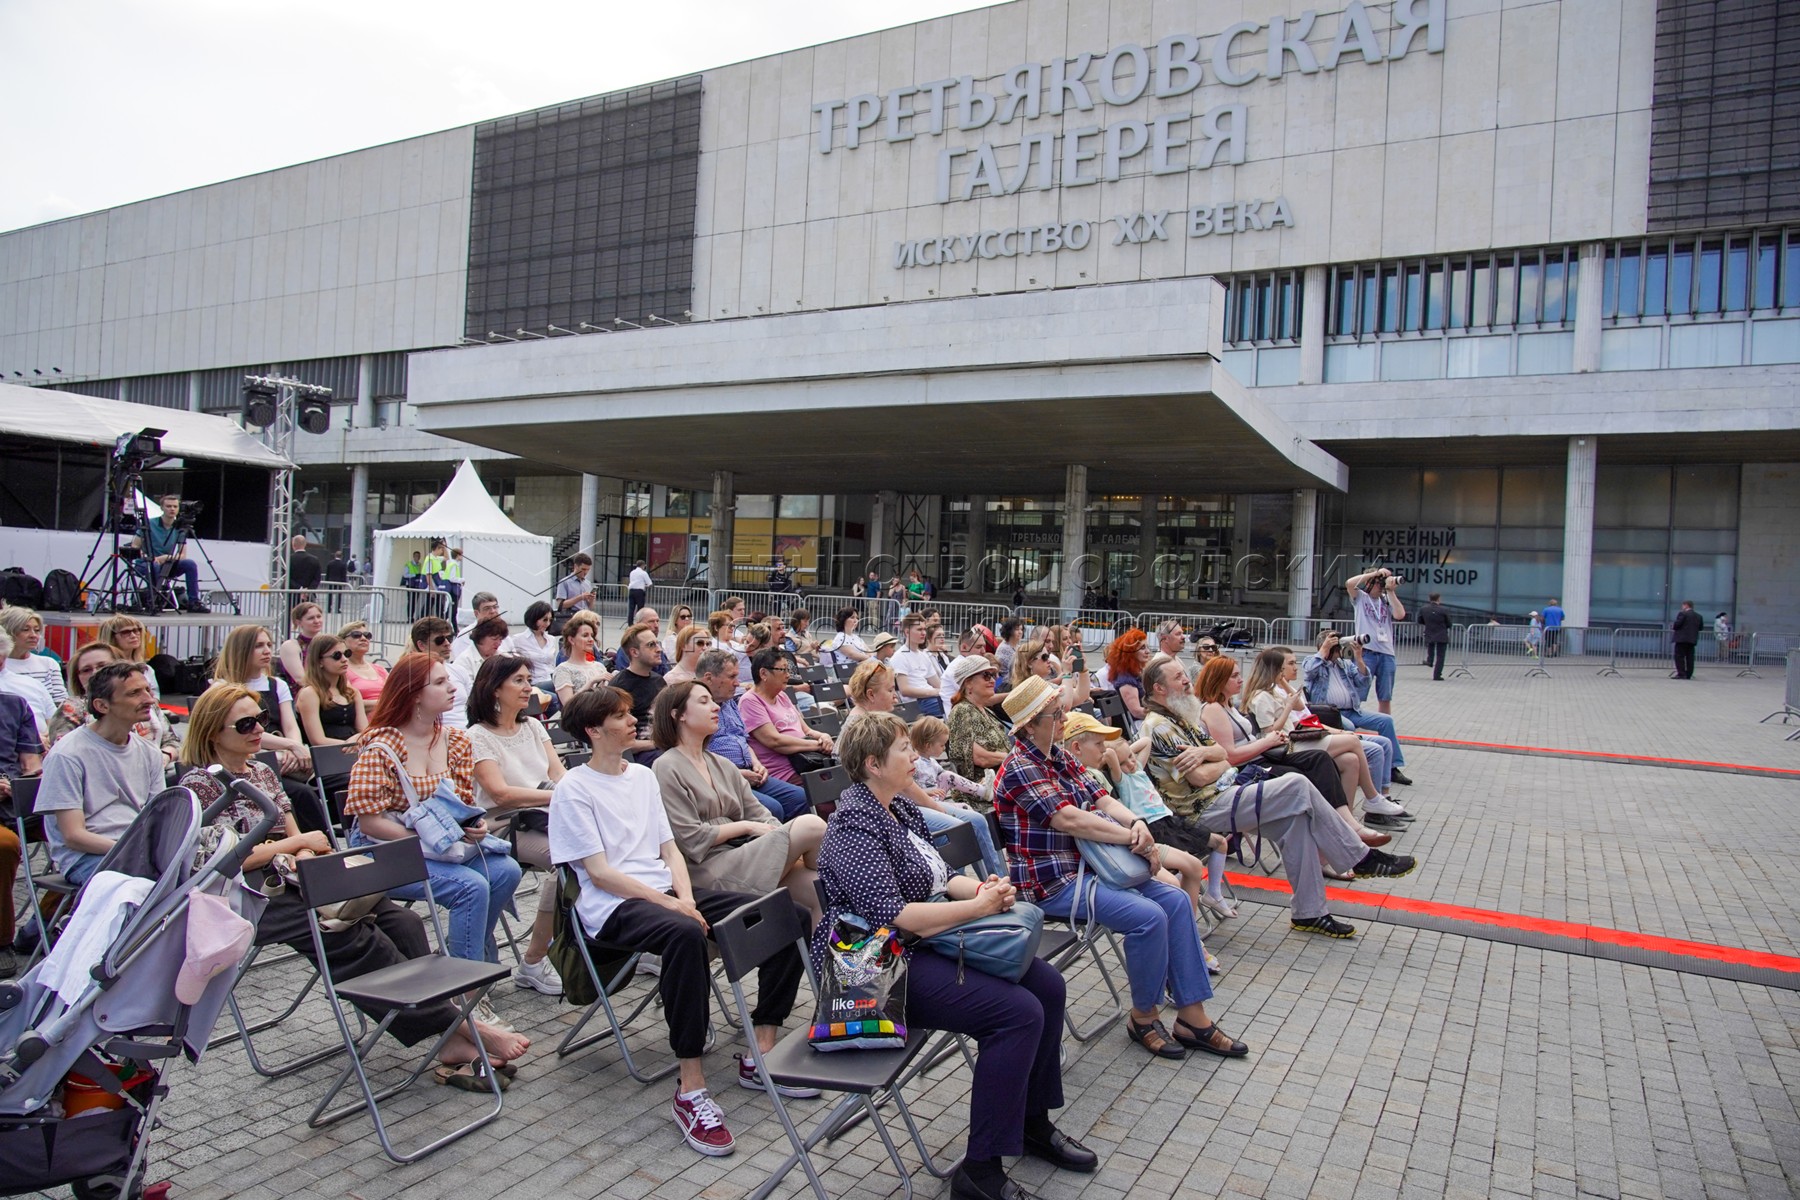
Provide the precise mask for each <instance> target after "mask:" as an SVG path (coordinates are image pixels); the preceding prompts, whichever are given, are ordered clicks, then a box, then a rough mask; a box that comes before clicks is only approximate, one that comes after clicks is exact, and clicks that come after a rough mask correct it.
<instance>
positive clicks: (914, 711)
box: [894, 700, 923, 725]
mask: <svg viewBox="0 0 1800 1200" xmlns="http://www.w3.org/2000/svg"><path fill="white" fill-rule="evenodd" d="M894 715H895V716H896V717H899V718H900V719H901V720H902V721H904V722H905V723H906V724H908V725H911V724H912V723H913V722H914V721H916V720H918V719H919V718H920V716H922V715H923V714H922V713H921V712H920V711H919V702H918V701H917V700H903V701H901V702H900V703H899V704H896V705H894Z"/></svg>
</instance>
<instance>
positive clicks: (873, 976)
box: [806, 913, 906, 1051]
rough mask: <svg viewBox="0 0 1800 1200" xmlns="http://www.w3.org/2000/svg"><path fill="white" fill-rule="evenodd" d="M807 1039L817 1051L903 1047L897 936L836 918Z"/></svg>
mask: <svg viewBox="0 0 1800 1200" xmlns="http://www.w3.org/2000/svg"><path fill="white" fill-rule="evenodd" d="M806 1040H807V1041H808V1042H809V1043H810V1044H811V1045H812V1048H813V1049H814V1050H819V1051H834V1050H899V1049H902V1048H903V1047H905V1045H906V947H905V946H904V945H902V944H901V941H900V935H899V934H898V933H896V932H895V931H894V930H892V929H889V928H887V927H886V926H885V925H884V926H882V927H881V928H880V929H870V928H869V925H868V922H866V921H864V920H863V919H862V918H861V917H858V916H856V915H855V914H854V913H845V914H843V915H842V916H840V917H839V918H838V920H837V927H836V928H835V929H833V930H832V938H831V941H830V942H829V943H827V944H826V947H825V969H824V971H822V972H821V973H820V978H819V1007H818V1010H817V1012H816V1013H815V1014H814V1016H813V1024H812V1028H811V1029H810V1030H809V1031H808V1032H807V1039H806Z"/></svg>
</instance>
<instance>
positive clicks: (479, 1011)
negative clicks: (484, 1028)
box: [475, 996, 518, 1033]
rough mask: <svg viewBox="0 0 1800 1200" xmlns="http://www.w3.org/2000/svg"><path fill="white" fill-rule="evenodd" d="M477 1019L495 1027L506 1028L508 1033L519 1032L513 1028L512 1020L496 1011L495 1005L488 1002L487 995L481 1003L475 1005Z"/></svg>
mask: <svg viewBox="0 0 1800 1200" xmlns="http://www.w3.org/2000/svg"><path fill="white" fill-rule="evenodd" d="M475 1019H476V1020H477V1021H480V1022H481V1023H482V1024H483V1025H492V1026H493V1027H494V1028H495V1029H504V1030H506V1032H508V1033H517V1032H518V1030H516V1029H514V1028H513V1026H512V1022H511V1021H508V1020H507V1019H506V1018H505V1017H503V1016H501V1015H500V1014H499V1013H497V1012H495V1011H494V1006H493V1005H492V1004H491V1003H489V1002H488V998H487V997H486V996H483V997H482V998H481V1001H480V1003H478V1004H476V1005H475Z"/></svg>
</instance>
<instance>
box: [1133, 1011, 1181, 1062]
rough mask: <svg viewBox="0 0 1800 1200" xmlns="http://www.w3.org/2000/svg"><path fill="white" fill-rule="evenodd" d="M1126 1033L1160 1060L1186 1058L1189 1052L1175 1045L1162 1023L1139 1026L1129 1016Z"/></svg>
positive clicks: (1155, 1022) (1153, 1022)
mask: <svg viewBox="0 0 1800 1200" xmlns="http://www.w3.org/2000/svg"><path fill="white" fill-rule="evenodd" d="M1125 1032H1126V1033H1127V1034H1129V1035H1131V1040H1132V1041H1134V1042H1136V1043H1137V1044H1138V1045H1140V1046H1142V1047H1143V1048H1144V1049H1146V1050H1148V1051H1149V1052H1150V1053H1152V1054H1154V1055H1156V1056H1157V1057H1158V1058H1186V1057H1187V1051H1186V1050H1183V1049H1182V1048H1181V1047H1180V1046H1178V1045H1176V1044H1175V1041H1174V1039H1173V1038H1171V1037H1170V1036H1169V1031H1168V1030H1167V1029H1164V1028H1163V1023H1162V1022H1161V1021H1152V1022H1150V1023H1149V1024H1148V1025H1139V1024H1138V1023H1137V1022H1136V1021H1134V1020H1132V1019H1131V1018H1130V1017H1129V1016H1127V1017H1126V1018H1125Z"/></svg>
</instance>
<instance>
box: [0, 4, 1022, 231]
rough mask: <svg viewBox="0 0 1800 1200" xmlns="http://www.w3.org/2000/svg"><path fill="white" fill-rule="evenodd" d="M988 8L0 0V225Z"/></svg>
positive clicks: (60, 214) (159, 192)
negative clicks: (0, 57)
mask: <svg viewBox="0 0 1800 1200" xmlns="http://www.w3.org/2000/svg"><path fill="white" fill-rule="evenodd" d="M991 2H992V0H662V2H660V3H634V4H625V3H619V2H618V0H585V2H584V0H563V2H562V3H557V4H545V3H539V2H538V0H498V2H496V0H487V2H485V3H471V2H468V0H429V2H427V0H0V47H4V48H5V51H4V52H5V55H6V67H5V69H4V70H3V71H0V113H4V114H5V115H4V117H0V162H3V163H5V164H6V165H5V170H4V173H3V174H0V179H4V184H0V230H3V229H17V228H19V227H21V226H25V225H35V224H38V223H39V222H42V221H52V220H55V219H56V218H58V217H66V216H70V215H72V214H75V213H84V212H92V211H94V210H95V209H100V208H108V207H110V206H112V205H115V204H124V203H128V202H130V201H133V200H142V199H145V198H146V197H150V196H160V195H163V194H165V193H168V192H175V191H180V190H182V189H184V188H190V187H195V186H197V185H199V184H205V183H216V182H217V181H219V180H221V179H231V178H235V177H236V176H239V175H249V174H252V173H254V172H257V171H265V170H268V169H270V168H273V167H284V166H288V165H291V164H293V163H298V162H305V161H307V160H308V159H314V158H323V157H325V156H327V155H332V154H340V153H343V152H345V151H348V150H356V149H360V148H362V147H364V146H373V145H377V144H379V143H382V142H389V141H393V140H394V139H396V138H404V137H411V136H413V135H415V134H420V133H429V132H431V131H432V130H437V129H445V128H449V127H451V126H454V125H464V124H468V123H469V122H472V121H480V120H485V119H487V118H490V117H498V116H502V115H505V114H507V113H512V112H519V111H521V110H524V109H529V108H537V107H539V106H541V105H545V104H553V103H557V102H559V101H563V100H573V99H577V98H579V97H582V96H592V95H596V94H598V93H601V92H610V91H615V90H617V89H619V88H625V87H631V86H633V85H635V84H640V83H647V82H650V81H653V80H657V79H666V78H668V77H670V76H672V75H681V74H686V73H689V72H693V71H699V70H703V69H705V68H708V67H717V66H722V65H724V64H726V63H733V62H738V61H740V60H743V59H746V58H757V57H760V56H762V55H764V54H772V53H775V52H777V51H782V50H792V49H795V48H798V47H801V46H810V45H813V44H815V43H818V42H825V41H830V40H832V39H834V38H840V37H847V36H850V35H853V34H858V33H867V32H869V31H870V30H874V29H884V28H888V27H890V26H894V25H904V24H909V23H911V22H913V21H918V20H923V19H925V18H927V17H934V16H940V15H942V14H944V13H949V12H959V11H963V10H966V9H971V8H981V7H984V6H985V5H986V4H987V3H991Z"/></svg>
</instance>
